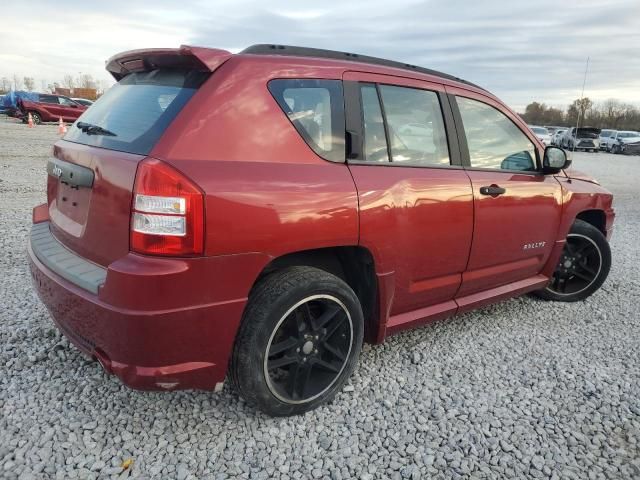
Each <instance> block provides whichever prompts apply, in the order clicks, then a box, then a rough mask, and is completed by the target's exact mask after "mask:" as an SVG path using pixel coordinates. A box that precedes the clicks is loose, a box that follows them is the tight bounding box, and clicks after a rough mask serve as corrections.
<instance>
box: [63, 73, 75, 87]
mask: <svg viewBox="0 0 640 480" xmlns="http://www.w3.org/2000/svg"><path fill="white" fill-rule="evenodd" d="M75 85H76V81H75V80H74V78H73V76H72V75H65V76H64V78H63V79H62V86H63V87H64V88H73V87H75Z"/></svg>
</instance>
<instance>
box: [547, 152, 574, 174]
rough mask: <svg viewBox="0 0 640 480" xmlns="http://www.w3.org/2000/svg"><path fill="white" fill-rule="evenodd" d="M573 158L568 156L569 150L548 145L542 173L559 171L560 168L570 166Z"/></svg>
mask: <svg viewBox="0 0 640 480" xmlns="http://www.w3.org/2000/svg"><path fill="white" fill-rule="evenodd" d="M570 165H571V160H569V158H567V152H565V151H564V150H563V149H561V148H558V147H552V146H548V147H547V148H545V149H544V158H543V160H542V173H545V174H549V173H559V172H560V170H564V169H565V168H569V166H570Z"/></svg>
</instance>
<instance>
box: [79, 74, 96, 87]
mask: <svg viewBox="0 0 640 480" xmlns="http://www.w3.org/2000/svg"><path fill="white" fill-rule="evenodd" d="M77 85H78V87H80V88H97V85H96V82H95V80H94V79H93V77H92V76H91V75H90V74H88V73H82V74H80V76H79V77H78V83H77Z"/></svg>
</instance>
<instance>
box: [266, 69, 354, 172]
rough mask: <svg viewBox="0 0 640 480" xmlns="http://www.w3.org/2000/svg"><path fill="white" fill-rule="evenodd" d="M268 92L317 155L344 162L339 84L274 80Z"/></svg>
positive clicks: (341, 97)
mask: <svg viewBox="0 0 640 480" xmlns="http://www.w3.org/2000/svg"><path fill="white" fill-rule="evenodd" d="M269 91H270V92H271V95H273V97H274V98H275V100H276V102H278V105H280V108H282V110H283V111H284V113H286V115H287V117H289V120H291V123H293V126H294V127H295V128H296V130H297V131H298V133H299V134H300V135H301V136H302V138H303V139H304V141H305V142H306V143H307V144H308V145H309V146H310V147H311V148H312V149H313V151H314V152H316V154H318V155H319V156H321V157H322V158H324V159H326V160H331V161H334V162H344V161H345V141H344V100H343V94H342V82H341V81H340V80H311V79H287V80H284V79H279V80H271V81H270V82H269Z"/></svg>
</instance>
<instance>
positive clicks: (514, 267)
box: [447, 87, 562, 297]
mask: <svg viewBox="0 0 640 480" xmlns="http://www.w3.org/2000/svg"><path fill="white" fill-rule="evenodd" d="M447 90H448V91H451V92H452V93H455V96H454V95H451V96H450V101H451V103H452V107H453V111H454V117H455V118H456V127H457V131H458V133H459V138H460V148H461V152H462V161H463V163H464V164H465V168H466V169H467V173H468V175H469V177H470V178H471V182H472V184H473V200H474V213H475V215H474V222H473V224H474V226H473V243H472V247H471V254H470V257H469V263H468V265H467V271H466V272H465V273H464V275H463V281H462V286H461V288H460V292H459V293H458V297H463V296H465V295H471V294H474V293H477V292H480V291H483V290H488V289H491V288H494V287H498V286H501V285H506V284H508V283H512V282H515V281H518V280H523V279H526V278H529V277H532V276H534V275H536V274H538V273H539V272H540V271H541V270H542V267H543V266H544V264H545V262H546V260H547V258H548V256H549V254H550V253H551V249H552V247H553V245H554V241H555V239H556V235H557V232H558V227H559V224H560V216H561V211H562V196H561V187H560V184H559V183H558V181H557V180H556V179H555V177H553V176H546V175H543V174H542V173H541V172H540V162H541V159H542V156H543V154H544V150H543V149H542V147H541V146H540V145H539V143H538V142H537V141H536V140H535V137H534V135H533V134H532V133H531V132H530V131H529V130H528V129H527V128H526V126H524V125H523V124H521V123H520V122H519V121H518V120H517V119H516V118H514V117H513V115H512V114H511V112H508V111H507V110H506V109H504V108H503V107H502V106H501V105H499V104H498V103H497V102H496V101H494V100H493V99H491V98H488V97H485V96H483V95H479V94H475V93H473V92H469V91H466V90H462V89H450V88H449V87H447Z"/></svg>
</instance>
